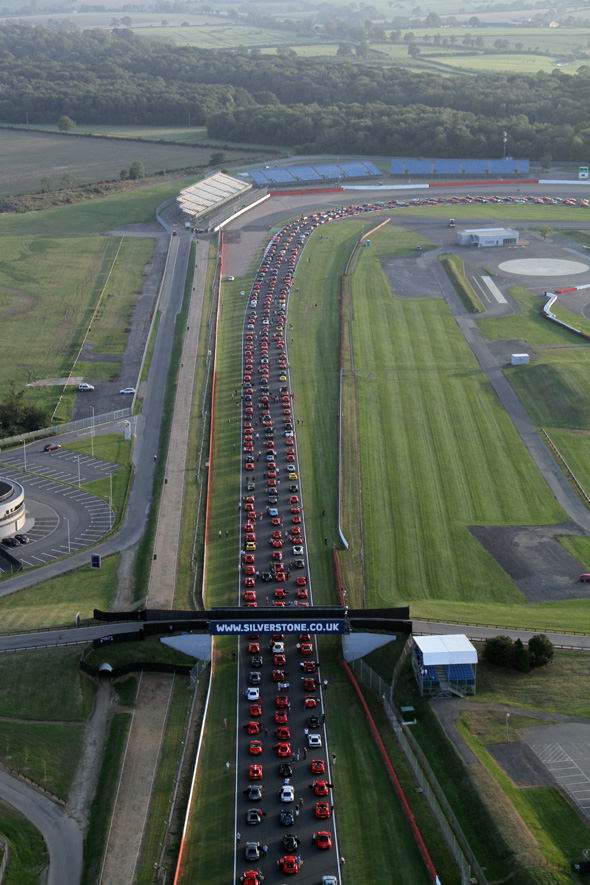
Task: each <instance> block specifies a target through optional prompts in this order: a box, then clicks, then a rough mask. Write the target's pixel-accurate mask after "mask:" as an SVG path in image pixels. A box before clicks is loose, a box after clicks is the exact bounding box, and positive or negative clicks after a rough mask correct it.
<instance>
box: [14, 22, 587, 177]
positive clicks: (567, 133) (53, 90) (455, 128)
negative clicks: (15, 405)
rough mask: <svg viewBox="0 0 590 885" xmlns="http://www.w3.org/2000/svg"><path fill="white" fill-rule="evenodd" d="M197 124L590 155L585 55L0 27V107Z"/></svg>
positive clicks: (455, 149) (377, 148)
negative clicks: (576, 65) (535, 69)
mask: <svg viewBox="0 0 590 885" xmlns="http://www.w3.org/2000/svg"><path fill="white" fill-rule="evenodd" d="M62 116H67V117H69V118H70V119H71V120H73V121H76V123H77V124H78V126H80V125H83V124H84V123H86V124H92V123H95V124H96V123H102V124H138V125H172V126H174V125H183V126H184V125H187V123H188V121H189V120H190V125H198V126H202V125H206V126H207V128H208V132H209V135H210V136H211V137H212V138H217V139H219V138H222V139H224V140H226V141H235V142H244V143H245V142H255V143H258V144H260V143H266V144H269V145H287V146H289V147H290V148H291V149H293V150H294V151H299V152H318V153H321V152H329V153H362V154H368V155H389V154H392V155H404V156H408V155H415V156H441V157H456V156H460V157H474V158H483V157H489V156H501V155H502V132H503V131H504V130H506V131H507V132H508V136H509V142H508V144H509V151H510V154H511V155H513V156H519V157H530V158H531V159H533V160H541V159H542V158H545V159H547V158H551V157H553V158H559V159H560V160H563V161H576V162H581V161H585V162H587V161H588V155H589V153H590V69H589V68H588V67H583V68H581V69H580V70H579V72H578V73H577V74H576V75H571V74H564V73H561V72H558V71H555V72H553V73H552V74H545V73H538V74H535V75H528V76H527V75H512V74H481V75H479V76H477V77H464V76H456V77H453V76H449V77H441V76H439V75H437V74H432V73H410V72H408V71H406V70H400V69H397V68H395V67H385V66H370V65H366V64H363V63H357V62H354V63H350V62H340V61H338V60H334V59H326V58H299V57H297V56H296V55H294V53H290V52H280V53H277V55H262V54H261V53H259V52H257V51H255V50H250V51H248V50H246V49H240V50H230V51H218V50H203V49H196V48H193V47H184V46H182V47H177V46H173V45H169V44H166V43H164V42H156V41H144V40H142V39H140V38H138V37H136V36H135V35H134V34H133V32H131V31H130V30H127V29H116V30H114V31H106V30H102V29H94V30H90V31H83V32H63V31H53V30H50V29H48V28H42V27H27V26H23V25H6V26H4V27H1V28H0V119H2V120H3V121H4V122H8V123H24V122H25V120H28V121H29V123H52V122H54V123H55V122H56V121H57V120H58V119H59V118H60V117H62Z"/></svg>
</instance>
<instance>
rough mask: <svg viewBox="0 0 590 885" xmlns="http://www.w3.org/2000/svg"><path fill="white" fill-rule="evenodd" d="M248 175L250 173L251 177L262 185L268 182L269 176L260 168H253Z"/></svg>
mask: <svg viewBox="0 0 590 885" xmlns="http://www.w3.org/2000/svg"><path fill="white" fill-rule="evenodd" d="M248 175H250V177H251V178H253V179H254V181H255V182H256V184H259V185H261V186H264V185H265V184H268V178H267V177H266V175H265V174H264V172H262V171H261V170H260V169H252V170H251V171H250V172H249V173H248Z"/></svg>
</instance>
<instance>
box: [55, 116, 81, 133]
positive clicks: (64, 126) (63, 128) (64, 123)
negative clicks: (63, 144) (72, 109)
mask: <svg viewBox="0 0 590 885" xmlns="http://www.w3.org/2000/svg"><path fill="white" fill-rule="evenodd" d="M57 128H58V129H59V131H60V132H73V131H74V129H75V128H76V124H75V122H74V120H72V118H71V117H68V116H66V114H62V116H61V117H59V118H58V121H57Z"/></svg>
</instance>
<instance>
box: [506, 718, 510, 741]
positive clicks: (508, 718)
mask: <svg viewBox="0 0 590 885" xmlns="http://www.w3.org/2000/svg"><path fill="white" fill-rule="evenodd" d="M509 719H510V713H506V743H508V720H509Z"/></svg>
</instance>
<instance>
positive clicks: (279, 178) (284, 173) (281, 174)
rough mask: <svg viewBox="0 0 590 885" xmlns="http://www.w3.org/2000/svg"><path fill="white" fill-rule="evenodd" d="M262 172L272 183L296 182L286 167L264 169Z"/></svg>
mask: <svg viewBox="0 0 590 885" xmlns="http://www.w3.org/2000/svg"><path fill="white" fill-rule="evenodd" d="M264 174H265V175H266V177H267V179H268V180H269V181H271V182H273V184H295V182H296V179H295V178H293V176H292V175H291V173H290V172H289V171H288V170H287V169H266V170H265V173H264Z"/></svg>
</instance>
